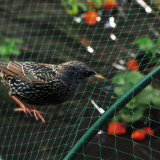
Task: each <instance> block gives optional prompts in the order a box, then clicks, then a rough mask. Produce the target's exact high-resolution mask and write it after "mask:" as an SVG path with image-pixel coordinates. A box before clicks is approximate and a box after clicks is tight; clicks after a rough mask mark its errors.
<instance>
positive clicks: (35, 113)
mask: <svg viewBox="0 0 160 160" xmlns="http://www.w3.org/2000/svg"><path fill="white" fill-rule="evenodd" d="M28 105H29V107H30V108H31V112H33V113H34V116H35V118H36V120H37V121H38V117H37V115H38V116H39V117H40V119H41V120H42V121H43V123H45V120H44V118H43V117H42V116H41V115H40V114H41V113H42V114H44V112H43V111H37V110H36V109H35V108H34V107H33V106H32V105H31V104H28Z"/></svg>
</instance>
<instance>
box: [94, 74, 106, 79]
mask: <svg viewBox="0 0 160 160" xmlns="http://www.w3.org/2000/svg"><path fill="white" fill-rule="evenodd" d="M95 76H96V77H98V78H100V79H105V80H106V78H104V77H103V76H101V75H99V74H96V75H95Z"/></svg>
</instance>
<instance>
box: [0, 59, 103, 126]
mask: <svg viewBox="0 0 160 160" xmlns="http://www.w3.org/2000/svg"><path fill="white" fill-rule="evenodd" d="M0 71H1V72H2V78H3V82H4V84H5V85H6V86H7V88H8V89H9V96H10V97H11V98H12V99H13V100H15V101H16V102H17V103H18V104H19V105H20V107H21V108H16V109H15V111H24V112H25V114H26V116H27V117H28V115H27V114H30V115H31V116H32V114H31V112H33V113H34V116H35V118H36V119H37V120H38V118H37V116H39V117H40V119H41V120H42V121H43V122H44V123H45V120H44V118H43V117H42V116H41V113H44V112H43V111H38V110H36V109H35V108H34V107H33V105H38V106H47V105H56V104H60V103H62V102H64V101H66V100H67V99H68V98H69V97H70V96H71V95H72V94H73V93H74V92H75V90H76V88H77V86H78V84H79V83H80V82H81V81H82V80H83V79H85V78H88V77H90V76H96V77H98V78H101V79H105V78H104V77H103V76H101V75H99V74H98V73H96V72H95V71H93V70H92V69H90V68H89V67H87V66H86V65H85V64H84V63H82V62H78V61H70V62H66V63H61V64H59V65H52V64H43V63H35V62H16V61H11V62H5V61H0ZM22 102H23V103H27V104H28V105H29V107H30V108H28V107H26V106H25V105H24V104H23V103H22Z"/></svg>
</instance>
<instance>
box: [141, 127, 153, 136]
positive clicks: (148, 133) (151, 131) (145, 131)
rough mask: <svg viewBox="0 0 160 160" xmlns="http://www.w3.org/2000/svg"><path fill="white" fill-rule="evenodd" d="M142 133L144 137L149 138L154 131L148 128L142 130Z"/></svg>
mask: <svg viewBox="0 0 160 160" xmlns="http://www.w3.org/2000/svg"><path fill="white" fill-rule="evenodd" d="M143 131H144V133H145V134H146V136H150V135H154V131H153V129H151V128H149V127H144V128H143Z"/></svg>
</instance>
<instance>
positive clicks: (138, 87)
mask: <svg viewBox="0 0 160 160" xmlns="http://www.w3.org/2000/svg"><path fill="white" fill-rule="evenodd" d="M159 76H160V66H158V67H156V68H155V69H154V70H153V71H152V72H150V73H149V74H147V75H146V76H145V77H144V78H142V79H141V80H140V81H139V82H138V83H136V84H135V85H134V86H133V87H132V88H131V89H130V90H129V91H127V92H126V93H125V94H124V95H123V96H122V97H121V98H120V99H118V100H117V101H116V102H115V103H114V104H113V105H112V106H111V107H110V108H109V109H108V110H107V111H106V112H105V113H104V114H103V115H102V116H101V117H100V118H99V119H98V120H97V121H96V122H95V123H94V124H93V125H92V126H91V127H90V128H89V130H88V131H87V132H86V133H85V134H84V135H83V136H82V138H81V139H80V140H79V141H78V142H77V143H76V144H75V145H74V147H73V148H72V149H71V150H70V151H69V152H68V154H67V156H66V157H65V158H64V160H74V158H75V157H76V156H77V155H78V154H79V153H80V152H81V150H82V149H83V148H84V147H85V146H86V145H87V144H88V142H89V141H91V140H92V138H93V137H94V136H95V135H96V134H97V132H98V131H99V130H100V129H101V128H102V127H103V126H104V125H105V124H106V123H107V122H108V121H109V120H110V119H111V118H112V117H113V116H114V115H115V113H118V112H119V111H120V110H121V108H122V107H124V106H125V105H126V104H127V103H128V102H129V101H130V100H132V99H133V98H134V97H135V96H136V95H137V94H138V93H139V92H141V91H142V90H143V89H144V88H145V87H146V86H148V85H149V84H150V83H151V82H152V81H153V80H154V79H156V78H158V77H159Z"/></svg>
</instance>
